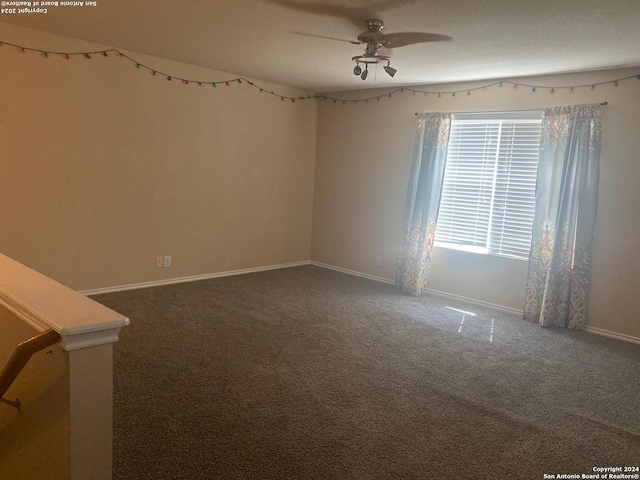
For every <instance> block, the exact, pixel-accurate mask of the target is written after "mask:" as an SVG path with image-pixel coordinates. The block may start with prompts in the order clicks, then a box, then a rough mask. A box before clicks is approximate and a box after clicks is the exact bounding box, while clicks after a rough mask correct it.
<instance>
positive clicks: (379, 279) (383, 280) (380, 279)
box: [311, 260, 522, 313]
mask: <svg viewBox="0 0 640 480" xmlns="http://www.w3.org/2000/svg"><path fill="white" fill-rule="evenodd" d="M311 265H315V266H316V267H322V268H327V269H329V270H335V271H336V272H342V273H346V274H349V275H354V276H356V277H362V278H367V279H369V280H375V281H376V282H381V283H386V284H388V285H395V283H396V282H395V281H394V280H389V279H388V278H383V277H376V276H375V275H369V274H367V273H361V272H356V271H355V270H348V269H346V268H342V267H336V266H335V265H328V264H326V263H320V262H314V261H313V260H312V261H311ZM424 291H425V292H429V293H432V294H434V295H439V296H442V297H448V298H455V299H457V300H464V301H465V302H469V303H475V304H476V305H483V306H486V307H492V308H497V309H498V310H504V311H507V312H509V313H522V310H517V309H515V308H509V307H505V306H502V305H496V304H495V303H488V302H483V301H481V300H476V299H473V298H468V297H463V296H461V295H454V294H452V293H447V292H441V291H439V290H433V289H430V288H426V289H425V290H424Z"/></svg>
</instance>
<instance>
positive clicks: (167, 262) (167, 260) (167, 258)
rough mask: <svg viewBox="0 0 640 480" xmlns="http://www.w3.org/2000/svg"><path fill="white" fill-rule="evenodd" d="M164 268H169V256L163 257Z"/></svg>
mask: <svg viewBox="0 0 640 480" xmlns="http://www.w3.org/2000/svg"><path fill="white" fill-rule="evenodd" d="M164 266H165V267H170V266H171V255H165V256H164Z"/></svg>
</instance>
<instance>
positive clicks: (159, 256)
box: [156, 255, 164, 268]
mask: <svg viewBox="0 0 640 480" xmlns="http://www.w3.org/2000/svg"><path fill="white" fill-rule="evenodd" d="M163 261H164V260H163V259H162V255H158V256H157V257H156V267H158V268H162V267H163V266H164V265H163V263H162V262H163Z"/></svg>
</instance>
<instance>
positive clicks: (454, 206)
mask: <svg viewBox="0 0 640 480" xmlns="http://www.w3.org/2000/svg"><path fill="white" fill-rule="evenodd" d="M541 123H542V115H541V112H539V111H537V112H536V111H534V112H502V113H477V114H476V113H473V114H454V115H453V117H452V122H451V134H450V136H449V147H448V150H447V163H446V167H445V173H444V183H443V186H442V197H441V199H440V210H439V212H438V224H437V227H436V242H437V244H438V245H441V246H448V247H458V248H463V249H466V250H471V251H476V252H480V253H491V254H495V255H501V256H507V257H515V258H524V259H526V258H528V257H529V248H530V244H531V229H532V225H533V212H534V206H535V189H536V175H537V172H538V153H539V149H540V128H541Z"/></svg>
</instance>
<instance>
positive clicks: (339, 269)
mask: <svg viewBox="0 0 640 480" xmlns="http://www.w3.org/2000/svg"><path fill="white" fill-rule="evenodd" d="M311 265H314V266H316V267H320V268H326V269H328V270H335V271H336V272H342V273H346V274H347V275H354V276H356V277H362V278H366V279H369V280H374V281H376V282H381V283H386V284H388V285H395V284H396V282H395V281H394V280H389V279H388V278H383V277H376V276H375V275H369V274H368V273H361V272H356V271H355V270H348V269H346V268H342V267H336V266H335V265H329V264H327V263H320V262H314V261H313V260H312V261H311Z"/></svg>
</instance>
